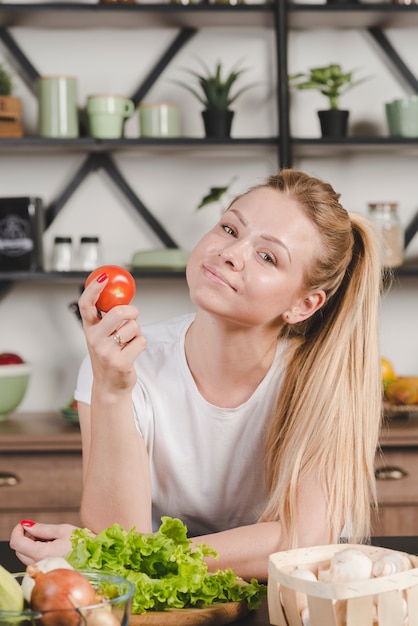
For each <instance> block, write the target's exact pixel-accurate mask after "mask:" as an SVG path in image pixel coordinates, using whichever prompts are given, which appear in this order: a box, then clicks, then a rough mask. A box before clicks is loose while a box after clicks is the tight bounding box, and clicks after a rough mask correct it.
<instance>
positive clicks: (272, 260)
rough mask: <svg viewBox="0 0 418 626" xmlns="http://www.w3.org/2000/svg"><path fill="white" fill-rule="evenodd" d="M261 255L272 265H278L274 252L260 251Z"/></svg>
mask: <svg viewBox="0 0 418 626" xmlns="http://www.w3.org/2000/svg"><path fill="white" fill-rule="evenodd" d="M260 257H261V258H262V259H263V261H265V262H266V263H271V264H272V265H276V263H277V261H276V258H275V257H274V256H273V255H272V254H269V253H268V252H260Z"/></svg>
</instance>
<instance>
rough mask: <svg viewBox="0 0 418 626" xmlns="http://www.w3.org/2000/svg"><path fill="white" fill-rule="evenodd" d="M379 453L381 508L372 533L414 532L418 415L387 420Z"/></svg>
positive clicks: (416, 525) (417, 503)
mask: <svg viewBox="0 0 418 626" xmlns="http://www.w3.org/2000/svg"><path fill="white" fill-rule="evenodd" d="M380 445H381V451H379V452H378V454H377V455H376V462H375V473H376V478H377V492H378V501H379V510H378V513H377V515H376V514H374V516H373V527H372V534H373V535H375V536H386V535H402V536H404V535H414V534H416V532H417V528H418V419H417V416H416V415H415V417H413V416H411V417H410V418H409V419H408V418H402V419H392V420H388V421H386V422H385V424H384V426H383V427H382V431H381V436H380Z"/></svg>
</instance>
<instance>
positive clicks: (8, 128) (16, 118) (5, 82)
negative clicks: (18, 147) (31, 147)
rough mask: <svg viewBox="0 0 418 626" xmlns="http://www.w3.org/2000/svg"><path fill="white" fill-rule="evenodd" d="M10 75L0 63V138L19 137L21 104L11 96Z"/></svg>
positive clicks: (21, 132) (20, 132)
mask: <svg viewBox="0 0 418 626" xmlns="http://www.w3.org/2000/svg"><path fill="white" fill-rule="evenodd" d="M12 91H13V81H12V77H11V74H10V73H9V72H8V71H7V70H6V68H5V67H4V66H3V65H2V64H1V63H0V137H21V136H22V135H23V131H22V126H21V123H20V118H21V115H22V103H21V101H20V98H15V97H13V96H12Z"/></svg>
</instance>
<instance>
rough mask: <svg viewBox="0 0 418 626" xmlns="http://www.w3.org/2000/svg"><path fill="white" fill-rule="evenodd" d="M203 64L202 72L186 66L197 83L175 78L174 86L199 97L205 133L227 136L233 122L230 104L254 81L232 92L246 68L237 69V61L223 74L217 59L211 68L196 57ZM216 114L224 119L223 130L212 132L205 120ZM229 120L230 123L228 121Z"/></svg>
mask: <svg viewBox="0 0 418 626" xmlns="http://www.w3.org/2000/svg"><path fill="white" fill-rule="evenodd" d="M197 60H198V62H199V63H200V65H201V66H202V70H203V71H196V70H192V69H187V68H185V70H184V71H186V72H187V73H188V74H190V76H192V77H193V79H195V80H196V81H197V85H196V86H194V85H192V84H190V83H189V82H185V81H180V80H174V81H173V82H175V83H176V84H177V85H180V87H183V88H184V89H187V91H189V92H190V93H191V94H193V95H194V96H195V98H197V99H198V100H199V102H200V103H201V104H203V106H204V111H202V116H203V120H204V122H205V130H206V135H207V136H212V137H213V136H218V137H221V136H229V132H230V126H231V123H232V117H233V115H234V112H233V111H231V110H230V108H229V107H230V106H231V104H233V103H234V102H235V101H236V100H237V99H238V98H239V97H240V96H241V95H242V94H243V93H244V92H245V91H248V89H251V88H252V87H254V86H255V84H256V83H252V84H250V85H245V86H243V87H241V88H240V89H238V90H236V91H234V92H233V88H234V87H236V82H237V80H238V79H239V78H240V77H241V75H242V74H243V73H244V72H246V71H247V70H246V69H245V68H240V67H239V64H235V65H234V66H233V67H232V69H231V70H230V71H229V73H228V72H226V73H225V71H223V67H222V63H220V62H219V61H218V62H217V63H216V65H215V67H214V69H213V70H212V69H210V67H209V66H208V65H207V64H206V63H205V62H204V61H203V60H201V59H197ZM213 117H216V118H217V119H219V118H221V119H222V120H226V121H227V124H226V128H225V129H224V130H220V129H219V128H218V130H217V131H216V130H215V131H214V130H213V129H212V128H211V126H210V123H208V120H209V118H210V120H211V119H212V118H213ZM228 122H229V124H228Z"/></svg>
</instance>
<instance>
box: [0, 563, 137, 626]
mask: <svg viewBox="0 0 418 626" xmlns="http://www.w3.org/2000/svg"><path fill="white" fill-rule="evenodd" d="M81 573H82V574H84V576H85V577H86V578H87V580H89V581H90V583H91V584H92V585H93V587H94V589H96V590H97V591H98V592H99V593H100V594H103V595H106V596H108V598H109V599H107V600H105V601H103V602H100V603H98V604H93V605H89V606H83V607H81V608H74V609H62V610H54V611H33V610H31V609H29V608H27V609H24V610H23V611H22V612H19V611H3V610H0V626H6V624H7V626H11V625H12V624H13V625H14V624H16V625H19V626H50V625H51V624H53V625H54V626H89V622H90V623H91V624H94V625H95V626H96V625H99V624H100V626H117V625H119V626H128V624H129V618H130V615H131V608H132V597H133V595H134V592H135V586H134V585H133V584H132V583H131V582H130V581H129V580H126V579H125V578H122V577H121V576H112V575H110V574H102V573H100V572H81ZM24 575H25V574H24V573H18V574H13V576H14V577H15V578H16V580H17V581H18V582H19V583H21V582H22V579H23V577H24ZM104 613H107V614H111V616H112V617H110V618H109V617H107V619H106V618H104V617H103V616H104ZM93 616H94V617H93Z"/></svg>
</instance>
